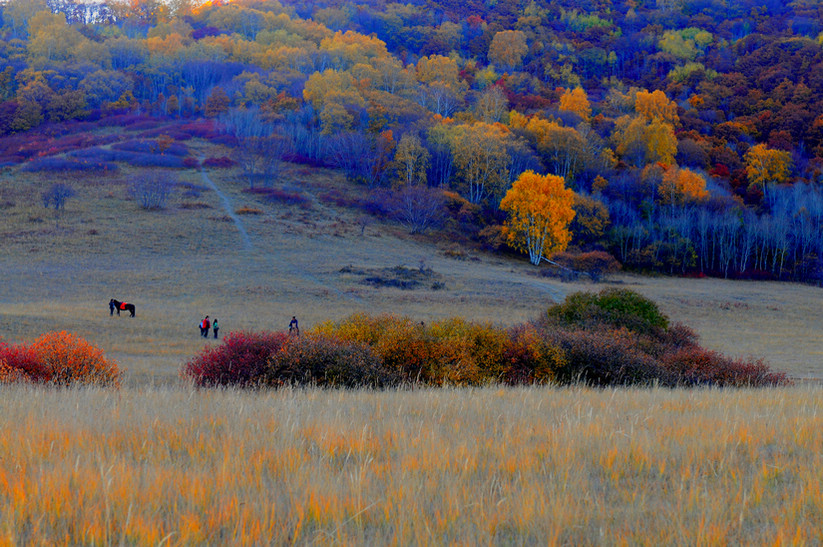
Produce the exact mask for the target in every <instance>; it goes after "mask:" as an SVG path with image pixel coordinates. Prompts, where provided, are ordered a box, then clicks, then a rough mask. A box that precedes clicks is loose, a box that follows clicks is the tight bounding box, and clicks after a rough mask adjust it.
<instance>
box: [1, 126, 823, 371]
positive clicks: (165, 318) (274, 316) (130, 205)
mask: <svg viewBox="0 0 823 547" xmlns="http://www.w3.org/2000/svg"><path fill="white" fill-rule="evenodd" d="M188 146H189V149H190V155H191V156H194V157H199V158H206V157H221V156H223V155H225V154H226V152H227V151H226V150H225V149H223V148H222V147H220V146H219V145H215V144H209V143H207V142H205V141H191V142H189V143H188ZM146 169H147V168H135V167H129V166H127V165H122V166H121V168H120V169H118V170H117V171H115V172H113V173H108V174H92V175H86V174H82V175H67V174H65V173H58V174H54V173H49V172H39V173H27V172H23V171H21V170H19V168H17V167H6V168H3V170H2V172H0V204H2V205H0V206H2V213H3V220H2V222H0V238H1V239H2V242H3V243H2V249H3V252H2V253H0V271H2V272H3V283H0V337H2V338H4V339H5V340H7V341H27V340H31V339H33V338H34V337H36V336H38V335H39V334H42V333H43V332H46V331H51V330H64V329H65V330H69V331H73V332H76V333H78V334H80V335H81V336H84V337H86V338H87V339H89V340H90V341H91V342H93V343H95V344H97V345H98V346H100V347H101V348H103V349H104V350H105V351H106V352H107V354H108V355H109V356H110V357H112V358H114V359H115V360H117V361H118V362H119V363H120V365H121V366H122V367H125V368H126V369H127V382H133V383H143V382H146V381H157V382H167V381H172V380H174V379H175V378H176V375H177V371H178V368H179V366H180V365H181V364H182V363H183V362H184V361H185V360H186V359H188V358H189V357H191V356H192V355H193V354H195V353H196V352H197V351H199V350H200V349H201V348H202V346H203V344H204V343H209V344H214V343H215V342H214V341H213V340H209V341H208V342H204V341H203V340H202V339H201V338H200V337H199V336H198V330H197V323H198V321H199V320H200V318H202V317H203V316H204V315H207V314H208V315H210V316H211V317H217V318H219V320H220V324H221V326H222V329H223V330H222V334H226V333H228V332H231V331H234V330H243V329H252V330H263V329H270V330H280V329H285V328H286V326H287V324H288V321H289V319H290V318H291V316H292V315H297V316H298V317H299V318H300V319H301V323H302V325H303V327H304V328H305V327H309V326H311V325H313V324H316V323H318V322H321V321H325V320H329V319H338V318H341V317H344V316H347V315H349V314H351V313H354V312H370V313H384V312H386V313H396V314H403V315H409V316H412V317H419V318H420V320H423V321H426V320H434V319H438V318H443V317H449V316H455V315H457V316H462V317H465V318H467V319H473V320H484V321H491V322H494V323H498V324H501V325H511V324H514V323H517V322H522V321H526V320H529V319H532V318H535V317H537V316H538V315H539V314H541V313H543V312H544V311H545V309H546V307H547V306H548V305H549V304H550V303H552V302H558V301H561V300H562V299H563V298H564V297H565V295H566V294H568V293H570V292H574V291H578V290H587V289H588V290H599V289H600V288H602V285H599V286H595V285H592V284H590V283H588V282H585V281H584V282H560V281H559V280H557V279H555V278H546V277H543V276H540V275H538V272H539V270H538V269H536V268H534V267H532V266H530V265H529V264H528V262H527V261H526V260H525V258H523V259H518V258H515V257H511V258H506V257H502V258H501V257H499V256H491V255H487V254H484V253H482V252H480V251H477V250H475V249H472V248H469V247H462V246H461V245H460V244H458V243H454V242H449V241H447V240H444V239H443V238H441V237H439V236H438V234H436V233H435V234H429V235H428V236H415V237H411V236H409V235H408V234H407V233H406V232H405V231H404V230H403V229H402V228H400V227H398V226H395V225H393V224H391V223H388V222H383V221H379V220H375V218H374V217H369V216H367V215H366V214H365V213H364V212H363V211H362V210H360V209H357V208H351V207H346V206H341V205H340V204H341V203H343V204H345V203H348V202H354V201H356V198H357V197H358V194H359V193H360V191H361V189H360V188H359V187H357V186H354V185H352V184H350V183H347V182H345V180H344V179H343V178H342V176H340V175H339V174H337V173H335V172H332V171H326V170H320V169H312V168H308V167H304V166H294V165H292V166H288V167H287V171H286V173H285V175H284V176H283V177H282V178H281V182H280V183H279V184H277V185H276V187H275V190H276V192H275V193H273V194H271V193H270V194H269V197H267V196H266V195H265V194H255V193H249V192H246V191H244V190H245V189H246V188H247V183H245V182H244V181H243V180H242V179H241V175H240V173H239V169H237V168H225V169H208V168H205V169H202V170H201V169H198V168H190V169H175V170H162V169H158V168H154V169H152V170H153V171H154V172H161V173H165V174H166V175H167V176H168V177H169V178H172V177H173V178H174V179H175V180H177V181H178V183H179V184H178V186H177V189H176V190H175V192H174V193H173V194H172V195H171V196H170V198H169V201H168V205H167V207H166V208H165V209H164V210H160V211H147V210H143V209H141V208H140V207H139V205H138V203H137V201H136V200H135V199H133V198H132V197H130V194H129V186H130V184H131V182H133V181H134V180H136V179H138V178H140V177H141V176H145V174H146V172H147V170H146ZM54 182H62V183H65V184H68V185H69V186H71V187H72V188H73V190H74V192H75V195H74V196H73V197H71V198H69V199H68V200H67V202H66V205H65V207H64V209H62V210H61V211H60V212H59V214H58V213H57V212H55V210H54V209H52V208H50V209H46V208H44V207H43V204H42V200H41V197H40V196H41V193H42V192H43V191H44V190H45V189H47V188H48V187H49V186H50V185H51V184H53V183H54ZM406 278H408V279H406ZM409 279H411V280H412V281H416V285H415V286H414V288H411V289H403V288H398V287H396V286H392V285H397V284H401V283H400V282H402V281H404V280H405V281H408V280H409ZM369 280H370V281H371V282H369ZM381 282H382V283H381ZM608 283H613V284H620V285H622V286H624V287H628V288H632V289H634V290H637V291H638V292H641V293H643V294H645V295H647V296H649V297H651V298H652V299H654V300H655V301H657V302H658V303H659V304H660V306H661V309H662V311H663V312H664V313H666V314H668V315H669V316H670V317H671V318H672V319H673V320H674V321H680V322H683V323H686V324H687V325H689V326H692V327H693V328H695V329H696V330H697V331H698V333H699V334H700V335H701V338H702V341H703V343H704V345H706V346H707V347H709V348H711V349H717V350H720V351H722V352H724V353H727V354H729V355H732V356H735V355H740V356H749V355H753V356H762V357H764V358H766V359H767V361H768V362H769V363H770V364H771V365H772V366H773V367H774V368H775V369H778V370H786V371H788V372H789V373H790V374H792V375H794V376H801V377H803V376H813V377H817V376H820V375H821V374H823V366H821V363H820V355H821V354H823V341H821V340H819V339H817V338H816V337H815V336H814V333H815V332H816V329H817V325H819V324H820V322H821V319H823V311H821V310H820V309H818V307H817V306H815V305H814V303H815V301H816V296H817V293H818V291H819V289H815V288H812V287H807V286H803V285H796V284H785V283H784V284H778V283H767V282H734V281H724V280H717V279H676V278H662V277H661V278H645V277H634V276H618V277H615V278H612V279H610V280H609V281H608ZM110 298H117V299H119V300H126V301H129V302H133V303H135V304H136V306H137V317H136V318H134V319H131V318H127V317H119V318H118V317H116V316H115V317H110V316H109V314H108V301H109V299H110Z"/></svg>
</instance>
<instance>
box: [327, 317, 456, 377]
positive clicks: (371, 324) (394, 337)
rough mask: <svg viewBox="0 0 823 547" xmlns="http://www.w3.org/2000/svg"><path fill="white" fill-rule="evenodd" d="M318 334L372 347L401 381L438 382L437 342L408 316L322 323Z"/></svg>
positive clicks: (388, 370) (390, 371)
mask: <svg viewBox="0 0 823 547" xmlns="http://www.w3.org/2000/svg"><path fill="white" fill-rule="evenodd" d="M317 331H318V332H320V333H322V334H325V335H327V336H333V337H336V338H338V339H340V340H341V341H347V342H357V343H360V344H365V345H367V346H369V347H371V349H372V351H374V352H375V353H376V354H377V355H378V356H379V357H380V359H381V360H382V362H383V367H384V369H385V370H386V372H388V373H389V374H396V375H399V376H400V377H401V378H402V379H403V381H407V382H418V381H420V382H423V383H441V382H440V378H439V376H440V375H439V374H438V368H439V366H438V355H437V349H438V348H437V344H436V341H435V340H434V339H432V337H431V336H430V335H429V333H428V331H427V329H426V327H425V325H422V324H421V323H418V322H416V321H413V320H412V319H410V318H408V317H397V316H394V315H378V316H368V315H364V314H355V315H352V316H350V317H348V318H346V319H344V320H342V321H339V322H337V323H324V324H322V325H320V326H319V327H318V328H317Z"/></svg>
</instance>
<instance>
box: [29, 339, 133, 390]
mask: <svg viewBox="0 0 823 547" xmlns="http://www.w3.org/2000/svg"><path fill="white" fill-rule="evenodd" d="M31 349H32V350H33V351H34V353H35V355H37V359H38V360H39V361H40V364H41V365H42V367H43V372H44V378H43V379H44V381H46V382H49V383H51V384H55V385H60V386H66V385H72V384H95V385H112V386H115V387H119V385H120V377H121V376H122V373H121V372H120V371H119V370H118V368H117V364H116V363H115V362H113V361H109V360H107V359H106V358H105V356H104V354H103V350H101V349H99V348H97V347H95V346H93V345H91V344H90V343H88V342H87V341H86V340H84V339H83V338H80V337H79V336H77V335H74V334H71V333H68V332H66V331H61V332H50V333H47V334H44V335H42V336H41V337H40V338H38V339H37V340H35V341H34V343H33V344H32V345H31Z"/></svg>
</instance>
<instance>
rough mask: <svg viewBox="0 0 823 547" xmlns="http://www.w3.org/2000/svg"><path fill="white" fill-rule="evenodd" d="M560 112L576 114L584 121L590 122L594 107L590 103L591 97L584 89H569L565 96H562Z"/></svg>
mask: <svg viewBox="0 0 823 547" xmlns="http://www.w3.org/2000/svg"><path fill="white" fill-rule="evenodd" d="M560 110H564V111H566V112H574V113H575V114H577V115H578V116H580V119H582V120H583V121H589V120H590V119H591V117H592V105H591V103H590V102H589V97H588V95H586V91H585V90H584V89H583V88H582V87H575V88H574V89H567V90H566V92H565V93H563V95H561V96H560Z"/></svg>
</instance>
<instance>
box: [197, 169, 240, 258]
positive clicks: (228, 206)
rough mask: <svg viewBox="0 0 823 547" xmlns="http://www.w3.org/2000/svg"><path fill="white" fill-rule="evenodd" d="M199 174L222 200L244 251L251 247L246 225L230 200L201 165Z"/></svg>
mask: <svg viewBox="0 0 823 547" xmlns="http://www.w3.org/2000/svg"><path fill="white" fill-rule="evenodd" d="M204 159H205V158H204V157H201V158H200V163H201V164H202V163H203V160H204ZM200 176H201V177H202V179H203V182H204V183H205V184H206V185H207V186H208V187H209V188H211V189H212V190H214V193H215V194H217V195H218V196H219V197H220V201H222V202H223V208H224V209H225V210H226V214H227V215H229V218H231V219H232V221H233V222H234V225H235V226H236V227H237V231H238V232H240V239H241V240H242V241H243V249H244V250H246V251H250V250H251V249H252V247H253V246H252V244H251V238H249V233H248V232H247V231H246V227H245V226H243V221H241V220H240V217H239V216H237V214H236V213H235V212H234V209H233V208H232V206H231V201H229V198H228V196H227V195H226V194H224V193H223V192H221V191H220V188H218V187H217V185H216V184H215V183H214V181H213V180H211V178H210V177H209V175H208V173H206V171H205V169H203V168H202V167H201V168H200Z"/></svg>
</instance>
